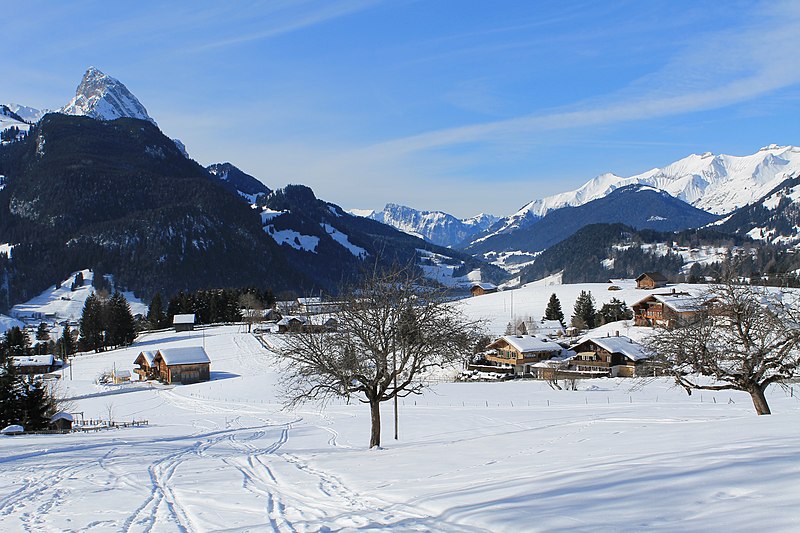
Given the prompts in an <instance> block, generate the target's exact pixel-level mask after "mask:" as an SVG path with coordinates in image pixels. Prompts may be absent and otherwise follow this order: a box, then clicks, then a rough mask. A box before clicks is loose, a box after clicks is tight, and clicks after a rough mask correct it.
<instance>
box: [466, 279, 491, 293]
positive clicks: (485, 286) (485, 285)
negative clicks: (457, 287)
mask: <svg viewBox="0 0 800 533" xmlns="http://www.w3.org/2000/svg"><path fill="white" fill-rule="evenodd" d="M476 287H480V288H481V289H483V290H485V291H495V290H497V285H493V284H491V283H486V282H485V281H478V282H476V283H473V284H472V285H470V288H471V289H474V288H476Z"/></svg>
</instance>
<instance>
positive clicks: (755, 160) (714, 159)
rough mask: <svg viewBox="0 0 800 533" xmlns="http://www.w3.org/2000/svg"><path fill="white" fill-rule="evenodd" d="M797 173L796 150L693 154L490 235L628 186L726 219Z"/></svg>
mask: <svg viewBox="0 0 800 533" xmlns="http://www.w3.org/2000/svg"><path fill="white" fill-rule="evenodd" d="M798 170H800V148H799V147H795V146H778V145H774V144H772V145H769V146H765V147H764V148H762V149H760V150H759V151H758V152H756V153H754V154H750V155H745V156H732V155H725V154H720V155H714V154H712V153H710V152H706V153H704V154H692V155H689V156H687V157H685V158H683V159H680V160H678V161H675V162H673V163H671V164H669V165H666V166H664V167H661V168H653V169H651V170H648V171H646V172H643V173H641V174H637V175H634V176H629V177H622V176H617V175H615V174H611V173H607V174H602V175H600V176H597V177H596V178H593V179H591V180H589V181H588V182H586V183H585V184H584V185H582V186H581V187H579V188H578V189H575V190H573V191H567V192H563V193H559V194H555V195H553V196H548V197H546V198H541V199H536V200H533V201H531V202H528V203H527V204H525V205H524V206H523V207H522V208H520V209H519V210H518V211H517V212H516V213H514V214H512V215H510V216H508V217H506V218H505V219H503V220H502V221H501V222H500V223H498V225H497V226H496V227H494V228H492V230H491V232H490V233H488V235H492V234H495V233H506V232H509V231H512V230H514V229H518V228H522V227H525V226H527V225H529V224H532V223H534V222H536V221H537V220H538V219H540V218H541V217H543V216H545V215H546V214H547V213H548V212H550V211H552V210H554V209H559V208H562V207H565V206H577V205H583V204H585V203H588V202H590V201H592V200H596V199H598V198H602V197H604V196H607V195H608V194H610V193H611V192H612V191H614V190H616V189H619V188H622V187H625V186H628V185H646V186H649V187H655V188H657V189H661V190H663V191H666V192H667V193H669V194H670V195H672V196H674V197H675V198H678V199H680V200H683V201H685V202H687V203H689V204H691V205H693V206H694V207H697V208H699V209H702V210H704V211H708V212H710V213H714V214H717V215H723V214H727V213H731V212H732V211H735V210H736V209H738V208H740V207H742V206H745V205H748V204H751V203H753V202H754V201H756V200H757V199H759V198H761V197H762V196H764V195H765V194H766V193H768V192H769V191H770V190H772V189H774V188H775V187H776V186H777V185H778V184H780V183H781V182H782V181H783V180H784V179H786V177H787V176H789V175H791V174H793V173H795V172H797V171H798Z"/></svg>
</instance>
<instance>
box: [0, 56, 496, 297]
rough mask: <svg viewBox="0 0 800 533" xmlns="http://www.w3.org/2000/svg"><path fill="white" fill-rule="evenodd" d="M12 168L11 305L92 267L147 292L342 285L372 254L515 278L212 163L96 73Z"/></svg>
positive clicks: (454, 275) (306, 194) (2, 293)
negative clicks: (190, 154) (197, 157)
mask: <svg viewBox="0 0 800 533" xmlns="http://www.w3.org/2000/svg"><path fill="white" fill-rule="evenodd" d="M6 109H9V108H6ZM127 114H130V115H134V116H132V117H129V116H118V115H127ZM13 115H14V113H13V112H11V111H10V109H9V115H8V116H9V118H10V119H13V120H16V121H19V119H20V118H21V117H18V116H17V117H16V118H15V117H14V116H13ZM0 175H2V176H4V177H3V178H2V186H1V187H0V243H4V244H3V246H0V251H2V250H7V251H9V252H8V253H5V254H3V253H0V278H1V279H0V281H2V283H0V285H2V289H0V306H2V307H8V306H10V305H11V304H13V303H16V302H19V301H22V300H25V299H26V298H29V297H31V296H32V295H34V294H37V293H38V292H40V291H41V290H43V289H44V288H46V287H47V286H48V285H52V284H53V283H56V282H57V281H58V280H61V279H64V277H65V275H66V274H68V273H69V272H72V271H76V270H80V269H83V268H86V267H90V268H91V269H92V270H93V271H95V273H97V272H100V273H102V274H105V273H108V274H113V275H114V279H115V280H116V282H117V283H118V286H119V287H120V288H123V289H127V290H133V291H135V292H136V293H137V294H138V295H141V296H143V297H145V298H149V297H150V296H152V295H153V294H154V293H156V292H162V293H164V294H168V295H169V294H174V293H175V292H177V291H179V290H192V289H197V288H207V287H226V286H246V285H255V286H260V287H262V288H263V287H268V288H271V289H273V290H274V291H275V292H280V291H282V290H283V291H285V290H291V291H294V292H295V294H300V293H306V294H309V293H313V292H316V291H319V290H325V291H335V290H336V288H337V287H338V286H340V285H341V284H342V283H344V282H346V281H347V280H349V279H351V278H353V277H354V276H357V275H359V273H360V272H361V271H362V269H363V268H364V266H363V265H364V262H365V260H370V261H373V260H375V261H378V262H379V263H381V264H384V265H389V264H393V263H397V262H399V263H400V264H407V263H409V262H415V263H418V264H420V265H421V267H423V271H425V272H427V273H431V274H433V275H435V277H437V278H439V279H440V281H449V282H450V283H451V284H453V285H459V284H461V285H463V284H466V283H469V282H470V279H473V278H477V279H481V276H485V277H486V279H487V281H488V280H491V281H497V282H499V281H501V280H502V277H503V276H504V273H503V272H502V271H501V270H500V269H498V268H497V267H494V266H491V265H488V264H486V263H485V262H482V261H480V260H477V259H475V258H473V257H471V256H469V255H467V254H464V253H460V252H455V251H453V250H449V249H446V248H442V247H438V246H435V245H433V244H430V243H427V242H425V241H424V240H422V239H420V238H418V237H415V236H411V235H408V234H405V233H403V232H400V231H398V230H396V229H394V228H391V227H390V226H387V225H385V224H381V223H379V222H377V221H374V220H370V219H365V218H362V217H356V216H353V215H350V214H349V213H346V212H344V211H343V210H342V209H341V208H340V207H339V206H336V205H334V204H331V203H328V202H324V201H323V200H320V199H318V198H316V197H315V195H314V193H313V191H311V189H309V188H308V187H304V186H299V185H298V186H288V187H285V188H283V189H278V190H271V189H270V188H269V187H267V186H266V185H264V184H263V183H262V182H261V181H260V180H258V179H256V178H254V177H253V176H250V175H248V174H246V173H244V172H242V171H241V170H240V169H238V168H236V167H235V166H234V165H232V164H231V163H220V164H215V165H210V166H209V167H208V168H204V167H202V166H201V165H199V164H198V163H196V162H195V161H193V160H191V159H190V158H187V157H186V154H185V153H182V151H181V150H180V149H179V146H178V145H177V144H176V143H175V142H174V141H173V140H171V139H169V138H167V137H166V136H164V134H163V133H162V132H161V131H160V130H159V128H158V126H157V124H156V122H155V120H153V119H152V118H150V117H149V116H148V115H147V112H146V110H145V108H144V106H142V105H141V104H140V103H139V102H138V100H137V99H136V98H135V96H133V95H132V94H130V92H129V91H128V90H127V89H126V88H125V87H124V85H123V84H121V83H119V82H118V81H117V80H115V79H114V78H111V77H110V76H106V75H104V74H103V73H101V72H99V71H98V70H97V69H89V71H87V73H86V75H85V76H84V79H83V80H82V81H81V83H80V85H79V86H78V94H76V96H75V98H73V100H72V101H71V102H70V103H69V104H68V105H67V106H65V107H64V108H62V112H57V113H48V114H46V115H44V116H43V117H42V118H41V119H40V120H39V121H38V122H37V123H35V124H34V125H30V134H29V135H28V136H27V137H24V138H22V139H20V140H17V141H16V142H10V143H6V144H4V145H3V146H2V147H0ZM11 250H13V253H10V251H11ZM445 278H446V279H445Z"/></svg>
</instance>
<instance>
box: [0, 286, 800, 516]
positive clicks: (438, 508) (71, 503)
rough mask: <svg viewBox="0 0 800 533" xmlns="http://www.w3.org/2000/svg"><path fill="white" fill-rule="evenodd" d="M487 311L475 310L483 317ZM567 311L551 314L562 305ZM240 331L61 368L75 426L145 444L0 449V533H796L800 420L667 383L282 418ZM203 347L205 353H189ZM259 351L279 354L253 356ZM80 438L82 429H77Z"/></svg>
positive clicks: (450, 392)
mask: <svg viewBox="0 0 800 533" xmlns="http://www.w3.org/2000/svg"><path fill="white" fill-rule="evenodd" d="M488 297H490V296H485V297H482V298H480V299H476V300H483V299H484V298H488ZM562 303H563V301H562ZM240 329H241V328H240V327H239V326H228V327H218V328H209V329H206V330H205V331H204V333H201V332H198V331H195V332H187V333H185V334H181V335H176V334H175V333H172V332H162V333H156V334H146V335H144V336H143V337H141V338H140V339H139V341H138V342H137V344H136V345H134V346H132V347H130V348H128V349H124V350H116V351H111V352H105V353H102V354H87V355H79V356H77V357H75V358H73V368H72V373H73V380H70V379H69V371H66V372H65V378H64V380H63V382H62V384H61V387H62V390H63V392H64V394H66V395H67V396H68V397H71V398H75V399H74V400H72V401H73V403H74V409H73V410H71V412H82V413H83V414H84V416H85V417H86V418H95V419H96V418H103V419H105V418H107V417H108V413H109V411H111V413H112V416H113V418H114V419H115V420H117V421H131V420H133V419H136V420H148V421H149V424H148V425H147V426H141V427H133V428H127V429H118V430H110V431H90V432H87V433H83V432H78V433H71V434H67V435H20V436H14V437H5V436H3V437H0V463H1V464H2V466H0V530H3V531H86V530H92V531H100V532H106V531H109V532H111V531H114V532H116V531H136V532H141V531H159V532H178V531H192V532H200V531H218V530H225V531H356V530H365V531H377V530H382V531H437V532H439V531H442V532H457V531H458V532H467V531H474V532H478V531H576V532H595V531H732V532H738V531H741V532H745V531H787V532H788V531H795V530H797V525H798V523H800V507H798V506H797V501H798V499H800V462H798V461H797V457H798V456H800V440H799V439H798V438H797V428H798V417H800V401H799V400H798V399H797V397H796V396H797V387H795V397H791V396H790V393H789V391H784V390H782V389H779V388H771V389H769V390H768V392H767V397H768V399H769V401H770V406H771V407H772V410H773V413H774V414H772V415H771V416H762V417H759V416H756V415H755V413H754V411H753V407H752V404H751V402H750V399H749V397H748V396H747V395H746V394H744V393H740V392H717V393H711V392H705V393H700V392H696V393H695V394H693V395H692V396H687V395H686V393H685V392H684V391H683V390H682V389H678V388H676V387H674V386H672V385H671V384H670V383H669V382H668V381H666V380H651V381H647V382H641V381H636V380H630V379H627V380H626V379H623V378H614V379H611V378H606V379H593V380H583V381H580V382H579V384H578V390H577V391H568V390H560V391H559V390H552V389H551V388H550V387H549V386H548V385H547V383H546V382H542V381H512V382H500V383H498V382H493V383H440V384H437V385H434V387H433V390H431V391H430V392H426V393H425V394H423V395H421V396H413V397H408V398H404V399H402V400H401V401H400V402H399V428H400V433H399V436H400V440H398V441H395V440H393V439H392V410H391V403H390V402H387V403H386V404H384V406H383V409H382V415H383V423H384V427H383V441H382V445H383V446H384V448H383V449H380V450H369V449H367V446H366V445H367V442H368V436H369V410H368V409H367V408H366V407H365V406H364V405H363V404H360V403H358V402H353V403H351V404H347V403H346V402H343V401H334V402H331V403H329V404H328V405H326V406H324V407H323V406H320V405H308V406H304V407H302V408H298V409H296V410H283V409H282V402H281V398H282V397H281V394H280V387H279V386H278V382H279V380H280V373H279V370H278V366H277V363H276V359H275V356H274V355H272V354H271V353H270V352H269V351H268V350H267V349H265V348H263V347H262V345H261V344H260V343H259V342H258V341H257V339H256V338H255V337H253V336H251V335H247V334H244V333H239V331H240ZM203 335H204V336H203ZM265 339H266V343H267V344H268V345H269V344H273V345H274V344H276V343H278V342H280V336H278V335H275V336H266V337H265ZM201 344H205V349H206V351H207V352H208V354H209V355H210V357H211V360H212V367H211V368H212V381H210V382H207V383H198V384H194V385H185V386H175V387H165V386H154V387H142V386H138V385H137V384H136V383H133V384H127V385H118V386H99V385H95V384H94V383H93V379H94V377H95V376H96V375H97V374H99V373H100V372H103V371H107V370H110V369H112V368H113V367H114V366H116V368H117V369H123V368H126V367H131V366H132V362H133V360H134V358H135V357H136V355H137V354H138V353H139V352H140V351H141V350H142V349H143V348H145V347H146V348H148V349H153V348H160V349H163V348H168V347H177V346H200V345H201ZM75 421H76V423H78V424H80V421H81V418H80V416H76V417H75Z"/></svg>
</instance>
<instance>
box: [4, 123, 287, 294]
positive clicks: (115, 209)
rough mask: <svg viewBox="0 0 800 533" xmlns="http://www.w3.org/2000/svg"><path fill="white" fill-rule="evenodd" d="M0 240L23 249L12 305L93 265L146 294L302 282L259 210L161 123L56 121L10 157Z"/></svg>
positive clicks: (11, 275)
mask: <svg viewBox="0 0 800 533" xmlns="http://www.w3.org/2000/svg"><path fill="white" fill-rule="evenodd" d="M0 174H4V175H5V176H6V186H5V187H4V188H3V189H2V191H0V242H6V243H13V244H15V247H14V254H13V260H12V262H11V264H10V265H9V264H7V263H6V264H5V265H2V266H4V267H5V268H4V273H5V274H4V275H5V276H7V279H8V280H9V290H8V293H7V294H6V295H5V298H3V300H2V301H4V302H7V303H8V302H15V301H23V300H26V299H28V298H30V297H32V296H34V295H35V294H38V293H39V292H40V291H42V290H43V289H44V288H45V287H47V286H48V285H51V284H53V283H55V282H56V281H58V280H61V279H64V278H65V277H66V276H67V275H68V274H69V273H70V272H72V271H75V270H79V269H83V268H86V267H87V266H89V267H90V268H92V269H93V270H95V271H100V272H103V273H113V274H114V275H115V279H116V280H117V282H118V283H119V285H120V287H121V288H127V289H131V290H136V291H137V293H140V294H142V295H145V296H147V295H150V294H153V293H154V292H156V291H161V292H163V293H166V294H171V293H173V292H176V291H177V290H179V289H192V288H200V287H208V286H226V285H232V284H235V285H247V284H256V285H259V286H263V285H265V284H267V285H272V286H288V287H297V286H300V285H301V284H302V282H301V278H300V277H298V276H297V275H296V274H295V273H294V272H293V271H292V270H291V269H290V267H289V266H288V264H287V263H286V262H285V260H284V259H283V257H282V255H281V254H280V252H279V250H278V247H277V246H276V245H275V243H274V242H273V241H272V240H271V239H269V238H268V237H267V236H266V235H265V234H264V232H263V230H262V229H261V226H260V224H259V220H258V217H257V216H256V215H255V214H254V213H253V211H252V209H250V207H249V206H248V205H246V204H245V203H244V202H241V200H240V199H238V198H237V197H236V196H235V195H233V194H230V193H229V192H228V191H226V190H225V189H224V188H222V187H221V186H220V185H218V183H217V180H216V179H215V178H212V177H211V176H210V175H209V174H208V172H207V171H206V170H205V169H204V168H203V167H201V166H200V165H198V164H197V163H195V162H194V161H192V160H190V159H187V158H186V157H184V156H183V154H182V153H181V152H180V151H179V150H178V148H177V147H176V145H175V144H174V143H173V141H172V140H170V139H169V138H167V137H166V136H164V135H163V134H162V133H161V132H160V131H159V130H158V128H157V127H156V126H155V125H154V124H152V123H151V122H148V121H144V120H137V119H130V118H122V119H117V120H114V121H99V120H94V119H92V118H88V117H81V116H67V115H61V114H49V115H46V116H45V117H44V118H43V119H42V120H41V121H40V122H39V123H38V124H37V125H36V126H35V127H34V128H33V129H32V133H31V135H29V136H28V137H27V138H26V139H25V140H24V141H21V142H16V143H13V144H11V145H8V146H5V147H3V149H2V150H0Z"/></svg>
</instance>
